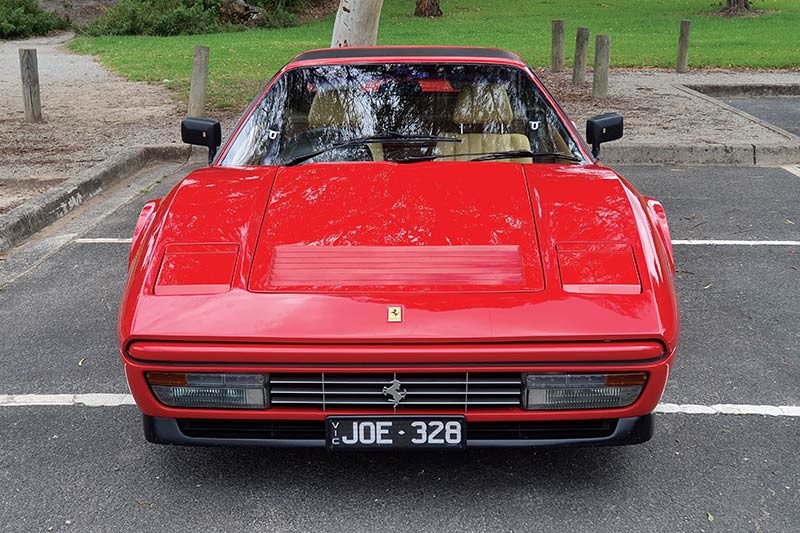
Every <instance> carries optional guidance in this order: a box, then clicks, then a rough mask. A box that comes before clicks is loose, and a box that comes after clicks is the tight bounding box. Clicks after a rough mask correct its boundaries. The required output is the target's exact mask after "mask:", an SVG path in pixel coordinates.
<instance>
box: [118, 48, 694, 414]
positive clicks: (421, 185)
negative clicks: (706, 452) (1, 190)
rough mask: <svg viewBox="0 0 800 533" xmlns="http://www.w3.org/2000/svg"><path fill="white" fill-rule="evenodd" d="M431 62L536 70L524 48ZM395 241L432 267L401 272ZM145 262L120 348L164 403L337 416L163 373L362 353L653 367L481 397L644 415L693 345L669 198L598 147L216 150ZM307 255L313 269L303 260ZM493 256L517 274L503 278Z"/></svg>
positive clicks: (171, 198) (452, 361)
mask: <svg viewBox="0 0 800 533" xmlns="http://www.w3.org/2000/svg"><path fill="white" fill-rule="evenodd" d="M427 60H428V59H426V58H417V57H415V58H403V57H397V58H391V59H390V61H395V62H424V61H427ZM430 60H431V61H436V62H447V61H452V62H457V63H463V62H466V61H468V62H471V63H495V64H509V65H512V66H517V67H519V68H523V69H525V70H526V71H528V72H530V71H529V70H528V68H527V67H526V66H525V65H524V64H523V63H522V62H521V60H520V61H519V62H515V61H512V60H495V59H486V58H474V60H473V59H472V58H470V59H465V58H463V57H461V58H442V57H436V58H432V59H430ZM338 61H340V60H328V61H319V62H314V64H324V63H335V62H338ZM386 61H387V59H386V58H364V59H363V60H361V59H359V60H358V61H357V62H364V63H366V62H386ZM307 63H308V62H305V63H300V62H295V63H290V64H289V65H287V67H285V68H284V71H285V70H287V69H291V68H296V67H299V66H304V65H305V64H307ZM531 76H533V75H532V74H531ZM534 80H535V78H534ZM535 82H536V83H537V84H539V82H538V80H535ZM265 90H266V89H265ZM548 98H550V97H549V95H548ZM257 100H258V99H257ZM257 100H256V101H257ZM553 104H555V102H553ZM557 109H558V108H557ZM249 112H250V110H248V112H247V113H246V114H245V118H246V116H247V115H248V114H249ZM558 112H559V114H561V118H562V119H563V120H564V122H565V124H566V125H567V128H568V129H569V130H570V132H571V133H572V134H573V137H574V138H575V139H579V136H578V135H577V133H576V132H575V131H574V128H573V127H572V125H571V123H570V121H568V120H567V119H566V117H565V116H564V115H563V114H562V113H561V111H560V109H558ZM580 145H581V150H582V151H583V152H584V153H585V155H586V157H587V160H591V159H590V155H589V153H588V151H587V149H586V146H585V144H583V143H582V142H580ZM223 150H227V146H226V147H224V148H223ZM301 245H303V246H306V247H303V246H301ZM310 245H313V246H310ZM379 247H383V250H382V249H381V248H379ZM387 247H391V248H390V249H389V250H390V251H386V250H387ZM447 247H452V248H451V249H452V250H455V251H447ZM382 254H383V255H382ZM387 254H388V255H387ZM384 255H385V256H386V257H391V258H392V260H393V261H396V262H398V263H400V264H402V265H404V266H405V267H408V266H409V265H412V264H413V265H415V266H416V270H415V271H414V273H413V275H412V274H410V272H411V271H410V270H408V271H406V273H407V274H408V275H407V276H404V278H405V279H400V278H398V277H393V276H391V275H390V271H389V270H387V269H386V268H385V267H384V266H381V263H380V261H378V258H380V257H383V256H384ZM131 258H132V262H131V265H130V274H129V280H128V284H127V287H126V290H125V295H124V298H123V303H122V307H121V312H120V320H119V345H120V351H121V354H122V360H123V363H124V366H125V371H126V375H127V377H128V381H129V383H130V386H131V390H132V392H133V395H134V397H135V399H136V402H137V404H138V405H139V407H140V409H141V410H142V411H143V412H144V413H146V414H149V415H153V416H161V417H173V418H175V417H187V418H188V417H205V418H264V419H270V418H273V419H319V418H324V416H326V415H329V414H334V413H335V412H336V411H331V410H328V411H327V412H325V413H323V412H320V411H318V410H316V409H286V408H281V409H279V408H273V409H268V410H264V411H259V412H255V411H235V410H218V411H211V410H192V409H174V408H168V407H166V406H164V405H161V404H159V403H158V402H157V401H156V400H155V399H154V397H153V396H152V393H151V392H150V390H149V388H148V386H147V384H146V383H145V381H144V372H146V371H158V370H165V369H168V370H170V371H182V370H191V371H210V372H221V371H235V372H251V371H252V372H276V371H281V370H283V371H291V370H297V369H298V367H297V366H296V365H300V364H303V365H306V366H303V367H302V371H304V372H315V371H316V372H319V371H325V372H335V371H336V370H337V368H340V367H337V364H342V363H351V364H353V365H356V366H348V367H347V369H346V370H347V371H348V372H361V371H364V372H366V371H370V370H371V369H375V368H378V367H375V365H382V366H380V367H379V368H380V370H381V371H384V372H385V371H392V369H402V370H403V371H482V372H485V371H491V370H492V369H494V370H497V371H502V372H508V371H517V370H519V371H536V370H542V371H548V372H549V371H582V372H587V371H590V372H602V371H604V370H609V371H617V372H627V371H645V372H647V373H648V382H647V385H646V386H645V389H644V392H643V393H642V396H641V397H640V398H639V399H638V400H637V401H636V402H635V403H634V404H633V405H632V406H629V407H627V408H623V409H611V410H602V409H601V410H591V411H588V410H587V411H572V412H568V411H564V412H535V411H522V410H521V409H498V410H491V411H489V410H481V411H470V412H469V413H467V418H468V419H469V420H510V419H519V420H553V419H577V418H618V417H630V416H639V415H644V414H647V413H649V412H651V411H652V410H653V409H654V408H655V406H656V404H657V402H658V400H659V398H660V396H661V394H662V392H663V390H664V386H665V384H666V379H667V375H668V372H669V366H670V364H671V362H672V358H673V355H674V352H675V349H676V346H677V342H678V335H679V327H678V309H677V304H676V299H675V287H674V260H673V256H672V246H671V243H670V241H669V229H668V227H667V224H666V218H665V216H664V211H663V208H662V207H661V205H660V204H659V203H658V202H656V201H655V200H653V199H650V198H644V197H642V196H640V195H639V194H638V193H637V192H636V191H635V190H634V189H633V187H632V186H631V185H630V184H628V183H627V182H626V181H625V180H624V179H622V178H621V177H619V176H618V175H617V174H615V173H614V172H613V171H612V170H610V169H608V168H605V167H602V166H600V165H598V164H596V163H587V164H580V165H573V164H563V165H561V164H530V165H520V164H515V163H509V162H482V163H468V162H450V163H447V162H424V163H415V164H413V165H399V164H395V163H391V162H371V163H366V162H359V163H316V164H305V165H300V166H296V167H290V168H277V167H250V168H222V167H216V166H212V167H210V168H207V169H202V170H198V171H196V172H193V173H192V174H190V175H189V176H188V177H187V178H185V179H184V180H183V181H182V182H181V183H179V184H178V185H177V186H176V187H175V188H174V189H173V190H172V192H170V194H169V195H168V196H167V197H166V198H164V199H163V201H162V202H161V203H160V204H148V206H146V211H143V214H142V216H140V217H139V221H138V223H137V227H136V232H135V237H134V243H133V247H132V250H131ZM297 261H303V262H304V263H305V264H306V265H307V268H304V269H303V270H298V269H296V268H295V269H292V268H291V266H292V264H296V262H297ZM293 262H294V263H293ZM489 265H491V266H492V267H496V268H497V270H496V271H493V272H492V273H491V274H487V273H486V272H485V270H486V269H485V268H484V267H487V266H489ZM438 267H441V268H438ZM394 272H403V270H402V269H399V270H396V271H394ZM409 280H410V281H409ZM387 305H399V306H402V307H403V310H404V312H403V315H404V317H403V322H402V323H389V322H387V320H386V312H387ZM234 363H236V365H235V366H233V364H234ZM500 363H505V365H504V366H495V367H492V366H491V365H499V364H500ZM167 364H168V365H169V366H167ZM293 365H295V366H293ZM436 365H439V366H436ZM445 365H446V366H445ZM543 365H547V366H543ZM341 412H342V413H344V412H345V411H341ZM358 412H359V413H369V412H371V411H369V410H363V411H358ZM424 412H427V413H433V412H435V411H424ZM346 413H348V414H354V412H353V411H352V410H348V411H346ZM404 413H411V411H404Z"/></svg>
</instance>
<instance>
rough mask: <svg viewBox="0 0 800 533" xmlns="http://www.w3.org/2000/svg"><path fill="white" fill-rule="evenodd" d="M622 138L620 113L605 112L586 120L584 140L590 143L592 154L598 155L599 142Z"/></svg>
mask: <svg viewBox="0 0 800 533" xmlns="http://www.w3.org/2000/svg"><path fill="white" fill-rule="evenodd" d="M621 138H622V115H620V114H619V113H606V114H605V115H597V116H596V117H592V118H590V119H589V120H587V121H586V141H587V142H588V143H589V144H591V145H592V155H593V156H595V157H598V156H599V155H600V143H605V142H608V141H616V140H617V139H621Z"/></svg>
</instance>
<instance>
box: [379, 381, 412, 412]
mask: <svg viewBox="0 0 800 533" xmlns="http://www.w3.org/2000/svg"><path fill="white" fill-rule="evenodd" d="M402 387H403V384H402V383H400V382H399V381H398V380H396V379H395V380H393V381H392V382H391V383H389V385H388V386H387V387H384V388H383V394H384V395H385V396H386V397H387V398H388V400H389V403H391V404H392V405H394V406H395V407H397V404H399V403H400V402H401V401H403V398H405V397H406V394H408V391H407V390H406V389H402V390H400V389H401V388H402Z"/></svg>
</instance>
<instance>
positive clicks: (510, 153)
mask: <svg viewBox="0 0 800 533" xmlns="http://www.w3.org/2000/svg"><path fill="white" fill-rule="evenodd" d="M470 156H479V157H475V158H473V159H469V160H468V161H495V160H497V159H513V158H522V157H530V158H531V159H537V158H551V159H564V160H567V161H575V162H578V163H579V162H580V161H582V160H581V159H580V158H578V157H575V156H574V155H569V154H562V153H561V152H532V151H531V150H506V151H502V152H475V153H471V154H431V155H417V156H409V157H404V158H402V159H395V160H394V162H395V163H419V162H421V161H433V160H434V159H445V158H448V157H470Z"/></svg>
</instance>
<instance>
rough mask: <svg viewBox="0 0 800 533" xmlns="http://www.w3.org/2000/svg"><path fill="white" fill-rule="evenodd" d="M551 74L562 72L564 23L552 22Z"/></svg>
mask: <svg viewBox="0 0 800 533" xmlns="http://www.w3.org/2000/svg"><path fill="white" fill-rule="evenodd" d="M550 59H551V69H552V71H553V72H561V71H562V70H564V21H563V20H554V21H553V46H552V49H551V51H550Z"/></svg>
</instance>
